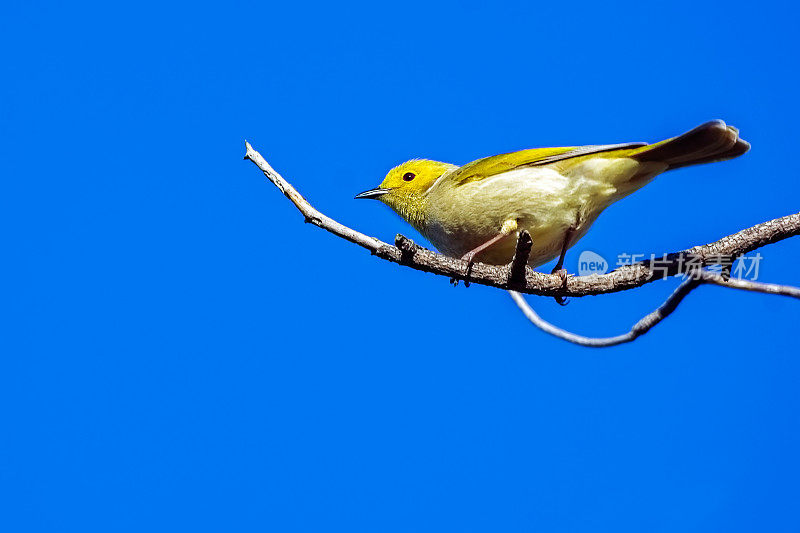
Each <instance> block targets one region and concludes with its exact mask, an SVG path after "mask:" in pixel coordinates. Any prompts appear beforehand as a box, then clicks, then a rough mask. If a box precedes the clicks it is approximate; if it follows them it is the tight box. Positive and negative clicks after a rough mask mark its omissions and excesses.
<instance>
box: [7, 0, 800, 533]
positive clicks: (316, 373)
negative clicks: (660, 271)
mask: <svg viewBox="0 0 800 533" xmlns="http://www.w3.org/2000/svg"><path fill="white" fill-rule="evenodd" d="M554 5H555V4H553V3H550V4H548V6H547V7H542V6H535V5H525V4H507V5H505V6H503V7H493V8H489V7H486V6H485V5H484V4H483V3H467V2H461V3H444V4H437V3H433V2H422V3H415V2H401V3H390V4H389V5H377V4H366V3H365V4H342V3H333V4H331V3H325V4H314V3H302V4H299V3H292V2H281V3H279V4H265V3H264V4H259V3H253V2H247V3H238V2H233V3H227V4H225V5H224V6H223V5H222V4H209V3H204V2H186V3H173V2H158V3H155V2H147V1H145V2H137V3H129V4H118V3H113V2H112V3H108V2H106V3H82V2H79V3H67V2H62V3H48V2H45V3H38V4H25V3H16V4H13V5H12V4H9V5H7V6H5V7H4V14H3V17H2V19H1V20H0V44H2V47H3V50H4V53H3V69H2V73H1V74H0V76H2V84H0V141H1V142H0V161H2V175H3V179H2V184H3V185H2V186H3V188H4V191H3V194H2V195H0V202H2V209H0V217H2V219H3V221H2V222H3V224H2V225H3V228H4V231H3V235H4V249H5V254H4V260H3V266H4V270H5V272H6V274H5V276H4V278H5V283H3V289H2V291H3V297H2V300H3V312H4V315H5V317H4V319H3V321H2V324H3V325H2V329H3V333H2V346H3V348H2V355H0V405H2V408H0V491H1V492H2V494H1V495H0V528H2V529H3V530H4V531H9V532H11V531H14V532H16V531H48V532H56V531H76V532H82V533H87V532H95V531H97V532H108V531H137V532H138V531H245V532H247V531H274V532H307V531H308V532H316V531H347V532H361V531H364V532H376V531H377V532H395V531H397V532H411V531H414V532H428V531H430V532H443V531H444V532H449V531H453V532H456V531H457V532H473V531H474V532H484V531H508V532H530V531H544V532H550V531H553V532H562V531H563V532H583V531H609V532H615V533H622V532H641V531H648V532H674V531H682V532H708V531H720V532H726V533H731V532H738V531H770V532H772V533H780V532H796V531H798V530H800V511H799V510H798V509H799V508H798V501H800V485H799V484H798V479H800V456H798V453H797V451H798V449H800V387H798V385H800V353H799V352H800V350H798V349H797V324H798V317H799V316H800V307H799V306H798V302H796V301H793V300H790V299H786V298H783V299H782V298H778V297H767V296H762V295H757V294H749V293H741V292H736V291H732V290H726V289H721V288H717V287H701V288H700V289H699V290H697V291H696V292H695V293H693V294H692V295H690V296H689V297H688V298H687V299H686V300H685V301H684V303H683V305H682V306H681V307H680V308H679V309H678V311H677V312H676V313H675V314H674V315H673V316H672V317H671V318H670V319H669V320H668V321H667V322H665V323H663V324H661V325H659V326H658V327H657V328H656V329H654V330H653V331H652V332H650V334H648V335H647V336H646V337H644V338H642V339H640V340H638V341H637V342H635V343H634V344H631V345H627V346H622V347H617V348H613V349H608V350H603V351H593V350H589V349H585V348H580V347H575V346H571V345H568V344H565V343H564V342H562V341H559V340H556V339H553V338H550V337H548V336H546V335H545V334H543V333H541V332H540V331H538V330H536V329H535V328H533V327H532V326H530V325H529V324H528V323H526V322H525V320H524V319H523V317H522V316H521V315H520V314H519V313H518V311H517V310H516V308H515V307H514V305H513V303H512V302H511V300H510V299H509V298H508V296H507V295H506V294H504V293H503V292H500V291H497V290H493V289H489V288H486V287H480V286H474V285H473V286H472V287H470V288H468V289H465V288H464V287H463V285H461V286H459V287H457V288H453V287H451V286H450V284H449V283H448V281H447V280H446V279H444V278H439V277H436V276H433V275H430V274H423V273H420V272H416V271H413V270H409V269H404V268H401V267H398V266H397V265H393V264H390V263H386V262H382V261H379V260H376V259H375V258H373V257H370V255H369V254H368V253H366V252H365V251H363V250H362V249H360V248H358V247H356V246H353V245H350V244H348V243H346V242H344V241H342V240H339V239H336V238H333V237H331V236H329V235H328V234H326V233H324V232H323V231H321V230H319V229H317V228H314V227H312V226H310V225H304V224H303V223H302V218H301V217H300V216H299V214H298V213H297V212H296V211H295V210H294V208H293V207H292V206H291V205H290V204H289V203H288V202H287V201H286V200H285V199H284V198H283V197H282V196H281V195H280V194H279V192H278V191H277V190H276V189H275V188H274V187H273V186H272V185H270V184H269V183H266V182H265V180H264V178H263V176H262V175H261V174H260V173H259V172H258V171H257V169H256V168H255V167H254V166H253V165H252V164H251V163H249V162H246V161H242V156H243V154H244V140H245V139H248V140H249V141H251V142H252V143H253V145H254V146H255V147H256V148H257V149H258V150H260V151H261V152H262V153H263V154H264V156H265V157H266V158H267V159H268V160H269V161H270V162H271V163H272V164H273V165H274V167H275V168H276V169H277V170H278V171H280V172H282V173H283V174H284V175H285V176H286V177H287V178H288V179H290V180H291V181H292V182H293V183H294V184H295V185H296V186H297V187H298V188H299V189H300V191H301V192H302V193H303V194H305V195H306V196H307V198H309V199H310V200H311V201H312V202H314V203H315V205H316V206H317V207H318V208H320V209H321V210H323V212H325V213H327V214H329V215H331V216H334V217H336V218H338V219H339V220H341V221H342V222H344V223H346V224H349V225H352V226H354V227H356V228H358V229H360V230H362V231H364V232H366V233H368V234H371V235H375V236H377V237H380V238H382V239H384V240H390V241H391V240H392V239H393V238H394V235H395V233H397V232H404V233H405V234H407V235H410V236H412V237H413V238H417V239H419V238H420V237H418V236H417V235H416V234H415V233H414V232H413V231H411V230H410V229H409V228H408V227H407V226H406V224H405V223H404V222H403V221H402V220H400V219H399V218H398V217H397V216H396V215H394V214H393V213H392V212H391V211H389V209H388V208H386V207H385V206H382V205H380V204H379V203H377V202H365V201H354V200H353V199H352V198H353V195H354V194H355V193H357V192H360V191H362V190H364V189H367V188H370V187H373V186H375V185H377V184H378V183H379V182H380V180H381V179H382V177H383V175H384V174H385V172H386V171H387V170H388V169H389V168H390V167H392V166H394V165H396V164H397V163H399V162H401V161H404V160H406V159H410V158H412V157H429V158H435V159H440V160H444V161H450V162H453V163H459V164H462V163H465V162H468V161H470V160H473V159H476V158H478V157H482V156H486V155H491V154H495V153H499V152H505V151H511V150H515V149H522V148H528V147H534V146H548V145H578V144H599V143H614V142H625V141H656V140H660V139H662V138H664V137H668V136H672V135H675V134H677V133H680V132H682V131H685V130H687V129H689V128H691V127H693V126H695V125H697V124H699V123H701V122H703V121H706V120H709V119H713V118H722V119H725V120H726V121H728V122H729V123H731V124H735V125H736V126H738V127H739V128H740V129H741V131H742V136H743V137H744V138H745V139H747V140H749V141H750V142H751V143H752V145H753V149H752V151H751V152H750V153H749V154H747V155H746V156H745V157H742V158H741V159H738V160H736V161H731V162H727V163H721V164H716V165H708V166H703V167H698V168H690V169H685V170H680V171H678V172H675V173H671V174H667V175H664V176H662V177H660V178H659V179H658V180H656V181H655V182H654V183H652V184H651V185H649V186H648V187H646V188H645V189H643V190H642V191H640V192H639V193H637V194H636V195H634V196H632V197H630V198H628V199H626V200H624V201H622V202H621V203H619V204H617V205H616V206H614V207H613V208H612V209H610V210H608V211H607V212H606V213H604V214H603V215H602V216H601V217H600V219H599V220H598V222H597V223H596V225H595V227H594V228H593V230H592V231H591V232H590V233H589V235H588V236H587V237H586V238H585V239H584V240H583V241H582V242H581V243H580V244H579V245H578V246H577V247H576V248H575V250H584V249H586V250H592V251H594V252H597V253H599V254H602V255H604V256H611V257H614V256H616V254H618V253H622V252H624V253H650V252H659V253H660V252H665V251H673V250H677V249H681V248H684V247H688V246H691V245H695V244H699V243H705V242H709V241H712V240H715V239H717V238H719V237H721V236H723V235H726V234H729V233H732V232H734V231H737V230H739V229H742V228H744V227H747V226H750V225H752V224H755V223H758V222H762V221H764V220H768V219H771V218H775V217H778V216H782V215H786V214H790V213H794V212H797V211H798V210H799V209H798V205H799V203H798V197H800V171H799V170H798V168H797V164H796V158H797V153H798V149H797V146H798V144H799V143H800V133H798V127H797V124H798V123H799V122H800V106H798V98H797V94H798V91H797V87H798V72H797V68H796V67H797V57H798V55H800V45H799V44H798V37H797V20H798V11H797V8H796V7H795V5H793V4H791V3H788V2H786V3H771V2H760V3H753V2H738V3H737V2H724V3H718V4H716V5H711V4H710V3H705V2H668V3H659V4H658V5H655V4H653V5H652V6H651V4H648V3H643V2H630V3H627V4H617V5H611V4H608V3H605V2H590V3H581V2H577V3H570V4H569V5H568V6H565V7H563V8H560V7H553V6H554ZM761 253H762V255H763V256H764V259H763V261H762V263H761V269H760V279H762V280H764V281H773V282H781V283H789V284H795V285H798V284H800V272H798V268H797V265H798V260H799V259H800V241H798V240H796V239H795V240H789V241H785V242H783V243H780V244H776V245H773V246H770V247H767V248H764V249H762V250H761ZM576 262H577V254H576V253H575V252H573V253H570V255H569V256H568V258H567V262H566V265H567V267H568V268H569V269H570V270H571V271H575V269H576V268H577V265H576ZM677 282H678V281H677V280H669V281H662V282H658V283H653V284H651V285H649V286H647V287H645V288H643V289H640V290H637V291H634V292H629V293H625V294H617V295H611V296H603V297H591V298H584V299H574V300H572V301H571V303H570V304H569V305H568V306H567V307H564V308H562V307H559V306H557V305H556V304H555V303H554V302H553V301H552V300H548V299H536V298H533V299H532V302H533V304H534V306H535V308H536V309H537V310H538V311H540V313H541V314H542V315H543V316H544V317H546V318H547V319H549V320H552V321H553V322H555V323H557V324H558V325H561V326H564V327H567V328H569V329H571V330H573V331H576V332H578V333H583V334H590V335H613V334H618V333H620V332H622V331H625V330H627V328H628V327H629V326H630V325H631V323H633V322H634V321H635V320H637V319H638V318H639V317H640V316H642V315H643V314H644V313H646V312H648V311H649V310H651V309H652V308H653V307H654V306H656V305H657V304H658V303H659V302H660V301H661V300H662V299H663V298H664V297H665V296H666V295H667V294H668V293H669V292H670V291H672V290H673V289H674V287H675V286H676V284H677Z"/></svg>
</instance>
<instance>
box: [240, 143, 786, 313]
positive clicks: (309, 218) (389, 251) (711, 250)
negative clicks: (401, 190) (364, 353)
mask: <svg viewBox="0 0 800 533" xmlns="http://www.w3.org/2000/svg"><path fill="white" fill-rule="evenodd" d="M245 146H246V148H247V154H246V155H245V159H249V160H250V161H252V162H253V163H255V164H256V166H258V168H260V169H261V171H262V172H263V173H264V175H265V176H266V177H267V178H268V179H269V180H270V181H271V182H272V183H273V184H274V185H275V186H276V187H278V189H279V190H280V191H281V192H282V193H283V194H284V195H285V196H286V197H287V198H288V199H289V200H290V201H291V202H292V203H293V204H294V205H295V207H297V209H298V210H299V211H300V212H301V213H302V214H303V216H304V217H305V220H306V222H310V223H312V224H314V225H316V226H319V227H320V228H322V229H324V230H326V231H329V232H331V233H333V234H334V235H336V236H338V237H341V238H343V239H345V240H347V241H350V242H352V243H355V244H358V245H359V246H362V247H363V248H366V249H367V250H369V251H370V252H372V253H373V254H374V255H376V256H378V257H380V258H381V259H385V260H387V261H392V262H394V263H399V264H403V265H405V266H408V267H411V268H413V269H416V270H421V271H423V272H432V273H434V274H438V275H441V276H446V277H448V278H451V279H460V280H463V279H465V272H466V264H465V262H464V261H461V260H460V259H454V258H452V257H446V256H444V255H441V254H438V253H436V252H433V251H431V250H428V249H426V248H423V247H421V246H418V245H416V244H414V243H413V242H411V241H410V240H409V239H407V238H405V237H403V236H402V235H398V236H397V239H396V243H397V245H398V246H392V245H390V244H387V243H385V242H383V241H381V240H379V239H376V238H374V237H370V236H367V235H364V234H363V233H360V232H358V231H356V230H354V229H352V228H349V227H347V226H345V225H343V224H340V223H339V222H336V221H335V220H333V219H331V218H329V217H327V216H325V215H323V214H322V213H320V212H319V211H317V210H316V209H315V208H314V207H312V206H311V204H309V203H308V201H307V200H306V199H305V198H303V196H301V195H300V193H298V192H297V191H296V190H295V188H294V187H292V186H291V185H290V184H289V183H288V182H287V181H286V180H285V179H284V178H283V177H282V176H281V175H280V174H278V173H277V172H276V171H275V170H274V169H273V168H272V167H271V166H270V165H269V163H267V162H266V161H265V160H264V158H263V157H262V156H261V154H259V153H258V152H257V151H256V150H254V149H253V147H252V146H251V145H250V143H247V142H245ZM798 234H800V213H796V214H793V215H788V216H785V217H782V218H777V219H775V220H770V221H768V222H764V223H762V224H758V225H756V226H753V227H752V228H747V229H745V230H742V231H740V232H738V233H735V234H733V235H729V236H727V237H724V238H722V239H720V240H718V241H716V242H712V243H710V244H706V245H703V246H695V247H694V248H690V249H688V250H683V251H680V252H674V253H671V254H667V255H666V256H665V260H664V261H661V260H660V259H659V269H658V270H659V271H661V270H662V269H663V272H662V273H661V274H660V275H658V276H657V275H656V269H654V268H653V265H652V264H651V262H650V261H641V262H638V263H634V264H632V265H626V266H623V267H620V268H618V269H617V270H614V271H612V272H609V273H607V274H602V275H591V276H574V277H570V278H568V279H567V280H566V283H565V282H564V280H563V279H562V278H561V277H560V276H558V275H553V274H544V273H542V272H535V271H534V270H533V269H531V268H530V267H528V266H527V265H525V268H524V280H523V277H522V276H521V274H522V272H521V270H522V269H521V268H520V265H519V263H518V264H517V269H516V272H515V274H516V275H515V276H513V278H514V279H513V280H512V276H510V269H509V267H508V266H492V265H486V264H484V263H475V264H474V265H473V267H472V270H471V272H470V275H469V281H470V282H471V283H479V284H482V285H487V286H490V287H497V288H500V289H505V290H515V291H517V292H521V293H527V294H536V295H541V296H551V297H555V296H561V297H580V296H589V295H596V294H605V293H610V292H618V291H623V290H628V289H633V288H636V287H640V286H642V285H644V284H646V283H650V282H651V281H654V280H656V279H660V278H661V277H664V276H674V275H677V274H681V273H685V272H686V271H687V269H686V259H687V258H693V259H696V261H695V262H693V267H694V268H697V267H703V266H706V265H709V264H717V263H718V262H719V259H718V258H719V257H720V256H723V255H727V256H730V257H732V258H735V257H738V256H740V255H742V254H745V253H747V252H749V251H751V250H755V249H756V248H759V247H761V246H765V245H767V244H771V243H774V242H777V241H780V240H783V239H786V238H788V237H792V236H794V235H798ZM731 281H734V280H731ZM727 283H730V282H727ZM744 285H745V284H743V283H741V282H738V281H737V282H736V283H734V284H733V285H729V286H731V287H732V288H742V289H744V288H745V287H744ZM747 290H756V289H747ZM762 292H765V291H762ZM785 292H792V291H786V290H784V292H776V294H783V293H785Z"/></svg>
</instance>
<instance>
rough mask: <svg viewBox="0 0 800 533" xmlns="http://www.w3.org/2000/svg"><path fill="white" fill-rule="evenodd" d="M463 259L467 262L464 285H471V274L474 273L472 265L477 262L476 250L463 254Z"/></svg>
mask: <svg viewBox="0 0 800 533" xmlns="http://www.w3.org/2000/svg"><path fill="white" fill-rule="evenodd" d="M461 260H462V261H466V262H467V266H466V268H465V269H464V287H469V275H470V274H471V273H472V265H473V264H474V263H475V251H474V250H473V251H472V252H467V253H465V254H464V255H462V256H461Z"/></svg>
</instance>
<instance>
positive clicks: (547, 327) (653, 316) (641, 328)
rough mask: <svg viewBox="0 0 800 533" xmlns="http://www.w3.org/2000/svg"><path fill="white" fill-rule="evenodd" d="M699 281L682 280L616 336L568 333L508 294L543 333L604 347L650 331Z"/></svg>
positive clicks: (572, 341)
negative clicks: (650, 310)
mask: <svg viewBox="0 0 800 533" xmlns="http://www.w3.org/2000/svg"><path fill="white" fill-rule="evenodd" d="M700 283H702V282H701V281H700V280H697V279H688V280H686V281H684V282H683V283H681V284H680V286H679V287H678V288H677V289H675V292H673V293H672V294H670V295H669V298H667V299H666V300H665V301H664V303H663V304H661V306H659V308H658V309H656V310H655V311H653V312H652V313H649V314H648V315H646V316H645V317H644V318H642V319H641V320H639V321H638V322H637V323H636V324H634V325H633V327H632V328H631V329H630V331H628V332H627V333H623V334H622V335H617V336H616V337H584V336H583V335H577V334H575V333H570V332H569V331H567V330H564V329H561V328H559V327H557V326H554V325H553V324H551V323H549V322H547V321H546V320H544V319H543V318H542V317H540V316H539V315H537V314H536V312H535V311H534V310H533V308H532V307H531V306H530V305H529V304H528V302H526V301H525V298H524V297H523V296H522V295H521V294H520V293H518V292H517V291H508V294H510V295H511V298H512V299H513V300H514V302H515V303H516V304H517V306H518V307H519V308H520V310H521V311H522V314H524V315H525V318H527V319H528V320H530V321H531V322H532V323H533V325H534V326H536V327H537V328H539V329H541V330H542V331H544V332H545V333H549V334H550V335H553V336H554V337H558V338H559V339H563V340H565V341H567V342H571V343H573V344H579V345H581V346H589V347H591V348H605V347H608V346H616V345H617V344H624V343H626V342H631V341H633V340H636V338H637V337H639V336H641V335H644V334H645V333H647V332H648V331H650V329H651V328H652V327H653V326H655V325H656V324H658V323H659V322H661V321H662V320H664V319H665V318H667V317H668V316H669V315H670V314H672V312H673V311H674V310H675V308H677V307H678V304H679V303H681V300H683V299H684V298H685V297H686V295H687V294H689V293H690V292H692V291H693V290H694V289H695V288H696V287H697V286H698V285H699V284H700Z"/></svg>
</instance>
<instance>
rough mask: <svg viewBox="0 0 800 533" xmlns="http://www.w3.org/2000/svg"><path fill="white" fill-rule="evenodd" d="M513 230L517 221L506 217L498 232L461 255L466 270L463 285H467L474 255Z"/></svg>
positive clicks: (515, 228)
mask: <svg viewBox="0 0 800 533" xmlns="http://www.w3.org/2000/svg"><path fill="white" fill-rule="evenodd" d="M515 231H517V221H516V220H514V219H508V220H506V221H505V222H503V226H502V227H501V228H500V233H498V234H497V235H495V236H494V237H492V238H491V239H489V240H488V241H486V242H485V243H483V244H481V245H480V246H477V247H475V248H473V249H472V250H470V251H469V252H467V253H465V254H464V255H462V256H461V260H462V261H466V262H467V268H466V272H465V273H464V286H465V287H469V274H470V272H471V271H472V264H473V263H474V262H475V256H476V255H478V254H479V253H481V252H483V251H484V250H486V249H488V248H491V247H492V246H494V245H495V244H497V243H498V242H500V241H502V240H504V239H505V238H506V237H508V236H509V235H511V234H512V233H514V232H515Z"/></svg>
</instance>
